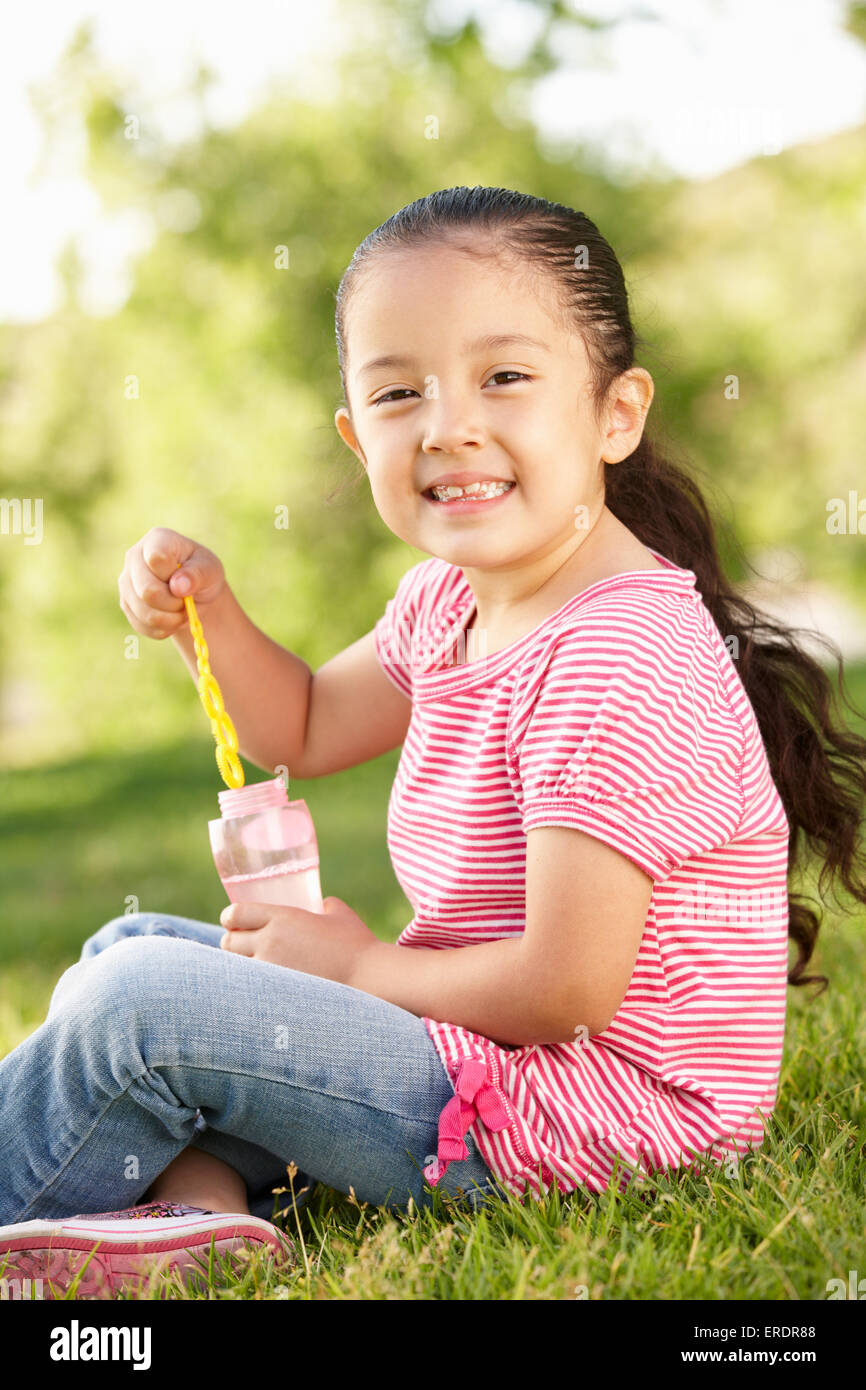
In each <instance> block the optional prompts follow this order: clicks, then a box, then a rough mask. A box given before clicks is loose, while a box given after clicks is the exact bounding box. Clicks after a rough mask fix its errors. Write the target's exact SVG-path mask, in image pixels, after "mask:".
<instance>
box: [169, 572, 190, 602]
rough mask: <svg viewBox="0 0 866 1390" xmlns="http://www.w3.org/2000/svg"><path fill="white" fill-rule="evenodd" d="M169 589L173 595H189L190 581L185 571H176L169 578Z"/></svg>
mask: <svg viewBox="0 0 866 1390" xmlns="http://www.w3.org/2000/svg"><path fill="white" fill-rule="evenodd" d="M171 587H172V590H173V592H174V593H176V594H180V595H181V596H183V595H184V594H188V593H190V592H191V590H192V580H191V579H190V577H189V574H188V573H187V572H186V571H185V570H178V571H177V572H176V573H175V574H173V575H172V577H171Z"/></svg>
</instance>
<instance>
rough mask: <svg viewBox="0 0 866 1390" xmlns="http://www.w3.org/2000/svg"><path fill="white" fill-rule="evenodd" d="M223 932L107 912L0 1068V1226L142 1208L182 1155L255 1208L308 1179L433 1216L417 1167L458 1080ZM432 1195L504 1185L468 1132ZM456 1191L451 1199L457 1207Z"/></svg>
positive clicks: (356, 1009)
mask: <svg viewBox="0 0 866 1390" xmlns="http://www.w3.org/2000/svg"><path fill="white" fill-rule="evenodd" d="M222 935H223V928H222V927H220V926H217V925H214V924H211V923H208V922H198V921H193V920H191V919H190V918H187V917H176V916H166V915H159V914H157V913H150V912H138V913H133V914H129V915H127V916H124V917H116V918H114V919H113V920H112V921H110V922H107V923H106V924H105V926H103V927H101V928H100V930H99V931H97V932H96V933H95V935H93V936H91V937H89V938H88V939H87V941H85V943H84V946H83V948H82V952H81V959H80V960H79V961H77V962H76V964H75V965H72V966H70V968H69V969H68V970H66V971H65V972H64V974H63V975H61V977H60V979H59V980H58V982H57V985H56V986H55V989H54V992H53V994H52V997H51V1002H50V1005H49V1010H48V1015H47V1017H46V1019H45V1022H44V1023H42V1024H41V1025H40V1027H38V1028H37V1029H36V1031H35V1032H34V1033H32V1034H31V1035H30V1037H28V1038H25V1039H24V1041H23V1042H22V1043H20V1044H19V1046H18V1047H16V1048H15V1049H14V1050H13V1051H12V1052H10V1053H9V1054H8V1056H6V1057H5V1058H3V1060H2V1061H0V1225H5V1224H12V1223H14V1222H19V1221H29V1220H31V1219H34V1218H37V1217H43V1218H48V1219H52V1218H58V1217H64V1216H74V1215H78V1214H82V1215H84V1214H88V1213H92V1212H100V1211H110V1210H115V1209H120V1208H122V1207H128V1206H132V1205H134V1204H135V1203H136V1202H138V1201H140V1200H141V1198H142V1196H143V1195H144V1193H145V1192H146V1191H147V1189H148V1188H149V1187H150V1185H151V1183H152V1182H153V1181H154V1180H155V1178H156V1177H157V1176H158V1174H160V1173H161V1172H162V1171H163V1169H165V1168H167V1167H168V1165H169V1163H171V1161H172V1159H174V1158H176V1157H177V1155H178V1154H179V1153H180V1152H181V1150H183V1149H185V1148H186V1147H187V1146H188V1145H192V1146H193V1147H194V1148H198V1149H203V1150H204V1151H205V1152H207V1153H209V1154H213V1155H215V1157H217V1158H220V1159H223V1160H224V1161H225V1162H226V1163H228V1164H230V1165H231V1167H232V1168H234V1169H235V1170H236V1171H237V1172H238V1173H239V1174H240V1175H241V1177H242V1178H243V1180H244V1181H245V1183H246V1185H247V1192H248V1197H249V1207H250V1211H251V1212H252V1213H253V1215H254V1216H261V1217H264V1218H265V1220H270V1219H271V1218H272V1217H273V1215H274V1211H275V1201H276V1203H277V1206H278V1208H283V1207H286V1206H289V1207H290V1206H291V1193H290V1192H288V1191H287V1192H286V1193H284V1194H281V1195H279V1196H278V1197H276V1198H275V1197H274V1194H273V1191H272V1189H273V1188H274V1187H286V1188H288V1186H289V1181H288V1176H287V1173H286V1167H287V1165H288V1164H289V1163H295V1164H296V1165H297V1167H298V1170H299V1171H298V1174H297V1177H296V1178H295V1179H294V1190H295V1193H296V1194H297V1193H298V1192H299V1190H300V1189H301V1188H303V1187H307V1189H308V1191H307V1193H306V1194H304V1195H303V1196H301V1197H300V1198H297V1206H299V1207H300V1206H303V1205H304V1204H305V1202H306V1201H307V1200H309V1195H310V1192H311V1191H312V1187H313V1184H314V1183H315V1182H317V1181H318V1182H322V1183H325V1184H327V1186H328V1187H332V1188H335V1189H337V1190H338V1191H339V1192H343V1193H348V1191H349V1187H350V1186H351V1187H352V1188H353V1190H354V1192H355V1195H356V1197H358V1198H359V1199H360V1200H361V1201H364V1202H369V1203H370V1204H372V1205H374V1206H384V1207H387V1208H389V1209H392V1210H403V1209H405V1208H406V1206H407V1204H408V1199H409V1197H410V1195H411V1197H412V1198H413V1199H414V1202H415V1205H416V1206H417V1207H430V1206H432V1205H433V1197H432V1193H433V1191H434V1189H431V1187H430V1185H429V1183H428V1181H427V1179H426V1178H425V1177H424V1175H423V1173H422V1171H421V1169H422V1168H423V1166H424V1164H425V1163H426V1162H427V1160H428V1158H429V1156H430V1155H432V1154H435V1152H436V1144H437V1128H438V1120H439V1113H440V1111H441V1110H442V1107H443V1106H444V1105H445V1104H446V1103H447V1102H448V1101H449V1100H450V1099H451V1097H452V1096H453V1094H454V1088H453V1086H452V1085H451V1081H450V1078H449V1077H448V1074H447V1072H446V1070H445V1068H444V1066H443V1065H442V1062H441V1061H440V1059H439V1054H438V1053H437V1051H436V1049H435V1047H434V1045H433V1043H432V1042H431V1041H430V1038H429V1036H428V1034H427V1030H426V1028H425V1026H424V1024H423V1022H422V1021H421V1019H420V1018H418V1017H417V1016H416V1015H415V1014H412V1013H408V1012H407V1011H406V1010H405V1009H401V1008H399V1007H398V1006H397V1005H396V1004H391V1003H388V1002H387V1001H386V1000H384V999H379V998H377V997H376V996H375V995H372V994H365V993H364V992H363V991H362V990H357V989H352V988H350V987H349V986H348V985H342V984H337V983H336V982H335V981H333V980H325V979H321V978H319V977H318V976H316V975H306V974H304V973H303V972H302V971H299V970H290V969H288V968H287V967H285V966H281V965H272V964H270V963H268V962H265V961H256V960H251V959H249V958H248V957H246V956H238V955H233V954H231V953H230V952H227V951H222V950H219V949H214V947H217V948H218V947H219V942H220V939H221V937H222ZM466 1145H467V1148H468V1149H469V1157H468V1158H467V1159H464V1160H463V1161H462V1162H454V1163H452V1164H451V1165H450V1167H449V1168H448V1171H447V1173H446V1174H445V1176H444V1177H443V1178H442V1179H441V1181H440V1183H439V1184H438V1187H437V1189H435V1190H437V1191H444V1192H447V1193H448V1194H449V1195H451V1196H452V1197H457V1199H458V1200H459V1201H461V1202H462V1201H466V1202H469V1203H470V1204H471V1206H472V1207H477V1206H479V1205H481V1204H483V1203H484V1202H485V1201H486V1196H485V1194H490V1193H495V1194H496V1195H497V1196H502V1195H503V1192H502V1189H501V1188H500V1187H499V1185H498V1184H497V1183H496V1181H495V1179H494V1177H493V1175H492V1173H491V1171H490V1169H489V1168H488V1167H487V1165H486V1163H485V1162H484V1161H483V1159H482V1158H481V1156H480V1154H479V1153H478V1150H477V1148H476V1145H475V1142H474V1140H473V1138H472V1135H471V1134H467V1135H466ZM460 1189H463V1193H464V1195H463V1197H460Z"/></svg>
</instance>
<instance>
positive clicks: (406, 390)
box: [373, 386, 417, 405]
mask: <svg viewBox="0 0 866 1390" xmlns="http://www.w3.org/2000/svg"><path fill="white" fill-rule="evenodd" d="M401 391H402V392H403V393H404V394H405V395H408V396H414V395H416V394H417V393H416V392H415V391H410V390H409V388H408V386H395V388H394V390H393V391H387V392H386V393H385V395H384V396H380V397H379V399H378V400H377V401H374V402H373V404H374V405H381V404H382V402H383V401H390V400H393V399H394V398H395V397H396V396H397V395H399V393H400V392H401Z"/></svg>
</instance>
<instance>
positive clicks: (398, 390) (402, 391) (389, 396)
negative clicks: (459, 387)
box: [373, 371, 530, 405]
mask: <svg viewBox="0 0 866 1390" xmlns="http://www.w3.org/2000/svg"><path fill="white" fill-rule="evenodd" d="M498 376H511V377H514V378H515V379H516V380H517V381H529V379H530V378H529V376H528V375H527V373H526V372H510V371H505V372H494V373H493V376H492V377H491V378H490V380H491V381H495V380H496V378H497V377H498ZM505 384H506V385H507V384H508V383H507V382H506V383H505ZM417 394H418V393H417V391H410V390H409V387H408V386H395V387H394V390H393V391H386V392H385V395H384V396H380V397H379V399H378V400H375V401H374V402H373V404H374V405H381V404H382V402H383V401H392V400H397V399H398V397H400V396H401V395H402V396H403V398H404V399H405V398H406V396H415V395H417Z"/></svg>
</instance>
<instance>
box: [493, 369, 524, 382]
mask: <svg viewBox="0 0 866 1390" xmlns="http://www.w3.org/2000/svg"><path fill="white" fill-rule="evenodd" d="M498 376H513V377H516V379H517V380H518V381H529V376H528V375H527V373H526V372H509V371H505V372H494V373H493V376H492V377H491V378H490V380H491V381H495V379H496V377H498Z"/></svg>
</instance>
